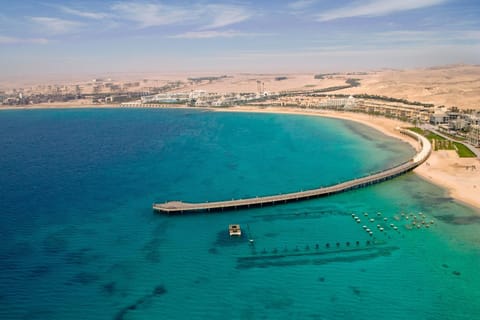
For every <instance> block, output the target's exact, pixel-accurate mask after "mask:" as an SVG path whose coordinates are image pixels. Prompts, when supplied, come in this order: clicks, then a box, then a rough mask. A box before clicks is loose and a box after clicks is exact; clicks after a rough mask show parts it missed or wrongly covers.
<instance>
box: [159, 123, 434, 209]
mask: <svg viewBox="0 0 480 320" xmlns="http://www.w3.org/2000/svg"><path fill="white" fill-rule="evenodd" d="M400 132H401V133H403V134H406V135H408V136H410V137H412V138H414V139H416V140H417V141H418V143H419V144H420V148H419V149H420V150H419V152H417V154H416V155H415V156H414V157H413V158H412V159H410V160H409V161H407V162H404V163H402V164H400V165H398V166H395V167H393V168H390V169H386V170H384V171H380V172H378V173H375V174H372V175H369V176H366V177H361V178H357V179H353V180H349V181H346V182H342V183H339V184H336V185H332V186H328V187H322V188H318V189H312V190H307V191H301V192H292V193H286V194H281V195H275V196H265V197H256V198H249V199H240V200H230V201H217V202H204V203H185V202H181V201H171V202H166V203H161V204H160V203H154V204H153V210H154V211H157V212H161V213H166V214H181V213H188V212H210V211H226V210H237V209H246V208H258V207H263V206H272V205H277V204H283V203H288V202H293V201H300V200H307V199H312V198H319V197H325V196H329V195H333V194H336V193H341V192H345V191H348V190H353V189H358V188H363V187H366V186H369V185H372V184H375V183H379V182H382V181H385V180H389V179H392V178H395V177H397V176H399V175H402V174H404V173H406V172H408V171H410V170H413V169H415V168H416V167H418V166H419V165H421V164H422V163H423V162H424V161H425V160H427V158H428V157H429V156H430V153H431V152H432V146H431V144H430V142H429V141H428V140H427V139H426V138H425V137H423V136H421V135H419V134H417V133H415V132H412V131H410V130H406V129H400Z"/></svg>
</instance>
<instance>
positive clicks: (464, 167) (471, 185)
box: [0, 104, 480, 214]
mask: <svg viewBox="0 0 480 320" xmlns="http://www.w3.org/2000/svg"><path fill="white" fill-rule="evenodd" d="M67 108H120V107H119V106H118V105H93V106H87V105H71V104H70V105H68V106H66V105H60V104H55V105H54V104H48V105H35V106H25V107H6V108H5V107H2V108H0V110H18V109H67ZM176 108H181V107H176ZM185 108H188V107H185ZM208 110H211V111H216V112H256V113H280V114H301V115H309V116H321V117H330V118H336V119H344V120H351V121H356V122H359V123H362V124H364V125H367V126H370V127H372V128H374V129H376V130H379V131H381V132H382V133H384V134H386V135H388V136H391V137H395V138H397V139H401V140H403V141H405V142H408V143H409V144H411V145H412V147H414V148H417V147H418V146H417V144H416V143H415V141H413V140H412V139H411V138H408V137H406V136H405V135H402V134H400V132H399V131H398V130H397V128H398V127H408V126H411V124H409V123H405V122H402V121H398V120H393V119H388V118H381V117H374V116H371V115H367V114H362V113H353V112H339V111H330V110H318V109H298V108H285V107H281V108H280V107H266V108H258V107H249V106H242V107H231V108H225V109H219V108H211V109H208ZM414 172H415V173H417V174H418V175H419V176H420V177H422V178H424V179H425V180H427V181H429V182H431V183H434V184H436V185H438V186H440V187H442V188H445V190H446V192H447V194H448V195H449V196H450V197H452V198H454V199H456V200H458V201H460V202H462V203H464V204H466V205H468V206H471V207H473V208H475V209H477V210H476V211H477V212H478V213H479V214H480V197H479V196H478V193H479V189H480V159H478V158H460V157H458V155H457V154H456V153H455V152H454V151H446V150H441V151H434V152H433V153H432V155H431V156H430V158H429V159H428V160H427V161H426V162H425V163H424V164H422V165H421V166H419V167H418V168H416V169H415V170H414Z"/></svg>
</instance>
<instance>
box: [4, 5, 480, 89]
mask: <svg viewBox="0 0 480 320" xmlns="http://www.w3.org/2000/svg"><path fill="white" fill-rule="evenodd" d="M0 8H1V9H0V79H2V80H5V79H8V78H9V77H12V78H18V77H29V76H41V75H49V74H50V75H52V74H57V75H72V74H99V75H100V74H104V73H129V72H152V73H165V74H166V73H175V72H179V73H189V72H192V73H212V74H213V73H216V74H218V73H222V74H223V73H232V72H252V73H287V72H322V71H325V72H332V71H366V70H372V69H380V68H416V67H429V66H437V65H445V64H457V63H465V64H480V1H478V0H335V1H329V0H297V1H290V2H289V1H273V0H271V1H259V0H256V1H240V0H239V1H211V0H205V1H187V0H179V1H169V0H165V1H160V0H159V1H156V0H150V1H133V0H125V1H122V0H120V1H110V0H104V1H91V0H76V1H55V0H45V1H33V0H22V1H11V0H0Z"/></svg>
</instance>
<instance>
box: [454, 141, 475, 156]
mask: <svg viewBox="0 0 480 320" xmlns="http://www.w3.org/2000/svg"><path fill="white" fill-rule="evenodd" d="M454 144H455V147H456V150H457V153H458V156H459V157H461V158H475V157H476V155H475V153H473V152H472V150H470V149H469V148H468V147H467V146H465V145H464V144H462V143H460V142H454Z"/></svg>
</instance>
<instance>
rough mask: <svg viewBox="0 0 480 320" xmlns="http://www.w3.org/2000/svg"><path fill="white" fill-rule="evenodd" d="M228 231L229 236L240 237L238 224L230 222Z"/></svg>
mask: <svg viewBox="0 0 480 320" xmlns="http://www.w3.org/2000/svg"><path fill="white" fill-rule="evenodd" d="M228 233H229V234H230V237H241V236H242V229H240V225H239V224H230V225H228Z"/></svg>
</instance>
